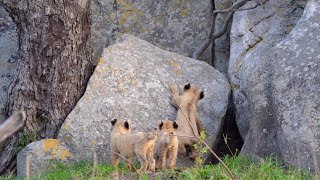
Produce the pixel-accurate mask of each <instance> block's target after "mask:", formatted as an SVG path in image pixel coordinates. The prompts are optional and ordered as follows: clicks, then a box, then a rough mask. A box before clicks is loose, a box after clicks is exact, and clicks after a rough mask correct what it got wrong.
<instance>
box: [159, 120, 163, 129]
mask: <svg viewBox="0 0 320 180" xmlns="http://www.w3.org/2000/svg"><path fill="white" fill-rule="evenodd" d="M162 126H163V122H162V121H161V123H160V124H159V130H161V128H162Z"/></svg>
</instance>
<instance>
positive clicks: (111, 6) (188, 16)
mask: <svg viewBox="0 0 320 180" xmlns="http://www.w3.org/2000/svg"><path fill="white" fill-rule="evenodd" d="M91 11H92V13H91V14H92V40H93V47H94V56H95V57H94V58H98V56H99V55H100V54H101V53H102V50H103V48H105V47H107V46H109V45H111V44H113V43H114V42H115V41H116V39H118V38H119V37H120V36H121V35H122V34H123V33H126V34H131V35H133V36H136V37H138V38H140V39H143V40H146V41H148V42H150V43H151V44H153V45H156V46H157V47H160V48H162V49H165V50H168V51H172V52H175V53H178V54H182V55H184V56H188V57H191V55H192V53H193V52H194V51H195V49H197V48H198V47H199V46H200V45H201V44H202V43H203V41H204V40H205V39H206V38H207V37H208V34H209V31H210V23H211V17H212V16H211V11H212V5H211V1H210V0H203V1H193V0H182V1H180V0H173V1H144V0H131V1H125V0H94V1H92V7H91ZM201 59H202V60H205V61H208V60H210V59H211V50H210V49H209V48H208V49H207V50H206V51H205V53H204V55H203V56H202V57H201Z"/></svg>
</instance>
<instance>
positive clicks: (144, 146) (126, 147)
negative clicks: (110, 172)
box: [110, 119, 157, 172]
mask: <svg viewBox="0 0 320 180" xmlns="http://www.w3.org/2000/svg"><path fill="white" fill-rule="evenodd" d="M111 123H112V126H113V130H112V132H111V143H110V146H111V150H112V151H113V152H115V153H112V165H113V166H117V165H118V163H119V160H120V156H119V155H118V154H120V155H121V156H123V157H125V158H126V159H127V160H128V161H129V162H131V159H132V157H133V156H134V155H136V156H137V157H138V159H139V161H140V163H141V168H140V169H139V172H143V171H146V170H147V168H148V166H149V170H151V171H155V159H154V157H153V156H154V146H155V142H156V139H157V134H156V133H155V132H152V133H148V132H137V133H131V129H130V125H129V123H128V122H127V121H123V120H117V119H114V120H113V121H111ZM116 153H118V154H116ZM129 162H128V166H129V168H131V164H130V163H129Z"/></svg>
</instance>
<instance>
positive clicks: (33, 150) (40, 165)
mask: <svg viewBox="0 0 320 180" xmlns="http://www.w3.org/2000/svg"><path fill="white" fill-rule="evenodd" d="M71 157H72V154H71V153H70V151H69V149H68V147H66V146H65V145H64V144H62V143H61V142H60V141H58V140H56V139H43V140H41V141H37V142H33V143H30V144H29V145H28V146H27V147H26V148H24V149H23V150H22V151H20V152H19V153H18V156H17V159H18V160H17V161H18V164H17V171H18V174H17V175H18V177H21V176H26V174H27V168H26V165H27V164H29V173H30V174H29V175H30V176H31V177H38V176H40V175H41V173H42V172H43V171H44V170H47V169H48V168H49V167H50V165H52V162H53V161H61V162H65V161H67V160H69V159H70V158H71ZM39 178H40V177H39Z"/></svg>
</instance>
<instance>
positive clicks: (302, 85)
mask: <svg viewBox="0 0 320 180" xmlns="http://www.w3.org/2000/svg"><path fill="white" fill-rule="evenodd" d="M305 3H306V1H302V0H301V1H291V2H287V1H281V2H280V1H269V2H268V3H267V5H266V6H265V9H261V7H260V9H254V10H250V11H246V12H237V13H236V14H235V16H234V20H233V23H234V24H233V27H232V30H231V58H230V66H229V77H230V81H231V86H232V89H233V99H234V104H235V107H236V121H237V124H238V127H239V130H240V133H241V136H242V137H243V139H244V141H245V142H244V145H243V148H242V151H241V153H242V154H250V155H252V156H254V157H267V156H270V155H271V154H273V155H276V156H277V157H278V158H280V160H282V161H283V162H285V163H287V164H294V165H296V166H299V167H304V168H307V169H312V170H315V171H319V170H320V169H319V166H317V163H318V162H320V142H319V140H320V119H319V117H320V113H319V112H320V109H319V104H320V98H319V94H320V88H319V87H320V77H319V75H320V74H319V72H320V67H319V65H320V55H319V54H320V49H319V41H320V31H319V27H320V19H319V17H320V13H319V12H320V2H319V1H317V0H309V1H308V2H307V5H305ZM302 13H303V14H302Z"/></svg>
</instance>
